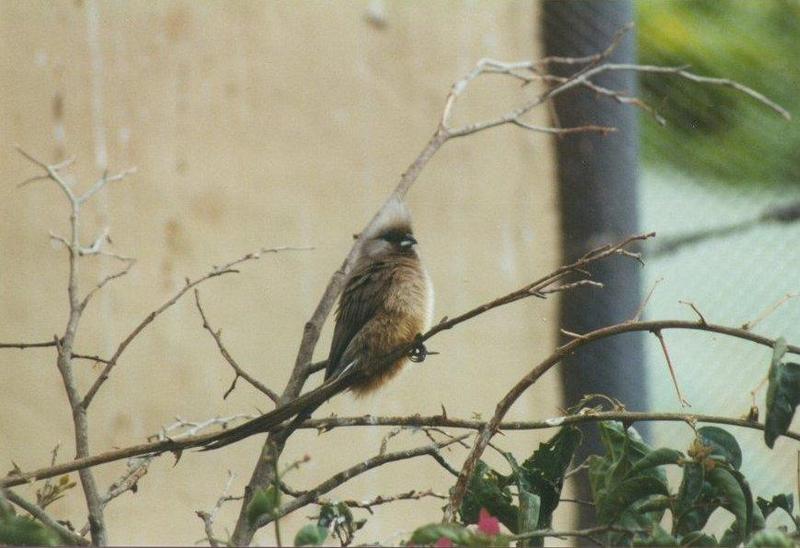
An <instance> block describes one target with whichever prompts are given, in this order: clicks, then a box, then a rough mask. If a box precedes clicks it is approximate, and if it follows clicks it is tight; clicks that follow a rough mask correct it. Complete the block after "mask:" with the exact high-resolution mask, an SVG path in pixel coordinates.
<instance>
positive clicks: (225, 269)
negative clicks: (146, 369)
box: [81, 246, 312, 409]
mask: <svg viewBox="0 0 800 548" xmlns="http://www.w3.org/2000/svg"><path fill="white" fill-rule="evenodd" d="M309 249H312V248H310V247H290V246H282V247H272V248H262V249H260V250H259V251H256V252H253V253H248V254H247V255H244V256H243V257H240V258H238V259H236V260H233V261H230V262H228V263H225V264H224V265H222V266H217V267H214V268H213V269H212V270H211V271H210V272H208V273H206V274H204V275H203V276H200V277H199V278H195V279H194V280H190V279H188V278H187V279H186V283H185V284H184V286H183V287H182V288H181V289H180V290H179V291H178V292H177V293H175V295H173V296H172V298H170V299H168V300H167V301H166V302H164V304H162V305H161V306H160V307H158V308H157V309H155V310H154V311H152V312H150V313H149V314H148V315H147V316H145V318H144V319H143V320H142V321H140V322H139V324H138V325H136V327H134V328H133V331H131V332H130V333H129V334H128V336H127V337H125V338H124V339H123V340H122V342H121V343H120V344H119V346H118V347H117V350H116V351H115V352H114V354H113V355H112V356H111V358H109V360H108V362H107V363H106V365H105V367H104V368H103V370H102V371H101V373H100V376H99V377H97V380H95V382H94V384H92V386H91V388H89V390H88V391H87V392H86V395H85V396H84V397H83V400H82V401H81V406H82V407H83V408H84V409H88V407H89V405H90V404H91V403H92V400H93V399H94V397H95V395H96V394H97V391H98V390H100V387H101V386H103V383H104V382H105V381H106V380H108V376H109V374H110V373H111V370H112V369H114V367H115V366H116V365H117V361H118V360H119V358H120V356H121V355H122V353H123V352H124V351H125V349H126V348H128V345H130V344H131V343H132V342H133V340H134V339H135V338H136V337H137V336H138V335H139V334H140V333H141V332H142V331H143V330H144V329H145V328H146V327H147V326H148V325H150V324H151V323H152V322H153V320H155V319H156V318H157V317H158V316H159V315H160V314H161V313H162V312H164V311H165V310H167V309H168V308H170V307H171V306H172V305H174V304H175V303H176V302H178V300H179V299H180V298H181V297H183V296H184V295H185V294H186V292H187V291H189V290H190V289H192V288H193V287H195V286H197V285H200V284H201V283H203V282H205V281H207V280H210V279H212V278H216V277H218V276H224V275H225V274H233V273H238V272H239V271H238V270H237V269H236V268H235V267H237V266H238V265H240V264H242V263H245V262H248V261H253V260H258V259H260V258H261V257H262V255H264V254H266V253H278V252H280V251H305V250H309Z"/></svg>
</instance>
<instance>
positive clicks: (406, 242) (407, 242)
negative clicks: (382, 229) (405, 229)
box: [400, 234, 417, 249]
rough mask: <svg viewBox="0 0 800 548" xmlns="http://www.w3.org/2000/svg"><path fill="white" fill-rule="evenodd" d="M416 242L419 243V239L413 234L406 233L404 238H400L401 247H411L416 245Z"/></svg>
mask: <svg viewBox="0 0 800 548" xmlns="http://www.w3.org/2000/svg"><path fill="white" fill-rule="evenodd" d="M416 243H417V240H416V239H414V236H413V235H411V234H406V235H405V236H403V239H402V240H400V247H402V248H403V249H406V248H409V247H411V246H412V245H415V244H416Z"/></svg>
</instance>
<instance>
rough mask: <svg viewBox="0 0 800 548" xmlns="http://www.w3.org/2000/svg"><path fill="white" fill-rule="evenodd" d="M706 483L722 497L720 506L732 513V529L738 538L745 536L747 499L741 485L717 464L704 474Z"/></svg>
mask: <svg viewBox="0 0 800 548" xmlns="http://www.w3.org/2000/svg"><path fill="white" fill-rule="evenodd" d="M706 477H707V479H708V483H709V484H711V486H712V487H713V488H714V490H715V492H716V493H717V494H718V495H719V496H721V497H723V502H722V504H721V506H722V507H723V508H725V509H726V510H728V511H729V512H730V513H732V514H733V515H734V517H735V518H736V521H735V522H734V531H735V533H736V534H737V535H738V538H739V539H740V540H743V539H745V538H747V533H748V521H749V517H748V512H747V501H746V500H745V493H744V491H743V490H742V487H741V485H740V483H739V481H737V479H736V478H735V477H734V475H733V474H732V473H731V472H729V471H728V470H726V469H725V468H723V467H722V466H717V467H715V468H714V469H713V470H711V471H709V472H708V474H707V475H706Z"/></svg>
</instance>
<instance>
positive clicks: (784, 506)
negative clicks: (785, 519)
mask: <svg viewBox="0 0 800 548" xmlns="http://www.w3.org/2000/svg"><path fill="white" fill-rule="evenodd" d="M756 504H758V507H759V508H760V509H761V513H762V514H763V515H764V518H767V517H769V515H770V514H771V513H772V512H774V511H775V510H777V509H778V508H780V509H781V510H783V511H785V512H786V513H787V514H789V516H790V517H792V512H794V495H792V494H791V493H782V494H780V495H775V496H774V497H772V500H766V499H764V498H761V497H758V499H757V500H756Z"/></svg>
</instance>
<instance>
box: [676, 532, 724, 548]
mask: <svg viewBox="0 0 800 548" xmlns="http://www.w3.org/2000/svg"><path fill="white" fill-rule="evenodd" d="M681 546H717V539H716V537H714V536H713V535H707V534H705V533H704V532H702V531H692V532H691V533H687V534H686V535H684V536H683V537H682V538H681Z"/></svg>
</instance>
